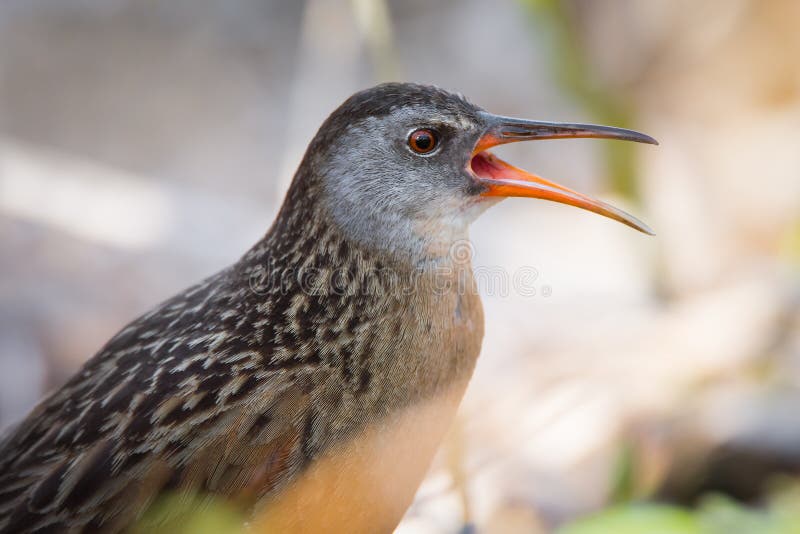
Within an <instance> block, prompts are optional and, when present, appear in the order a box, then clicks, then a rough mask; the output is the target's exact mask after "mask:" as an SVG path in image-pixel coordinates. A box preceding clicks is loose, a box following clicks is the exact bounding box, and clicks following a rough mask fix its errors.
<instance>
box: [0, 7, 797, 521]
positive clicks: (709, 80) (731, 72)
mask: <svg viewBox="0 0 800 534" xmlns="http://www.w3.org/2000/svg"><path fill="white" fill-rule="evenodd" d="M386 80H408V81H417V82H424V83H434V84H437V85H440V86H442V87H445V88H448V89H452V90H456V91H459V92H461V93H463V94H465V95H466V96H467V97H468V98H470V99H471V100H472V101H473V102H475V103H477V104H478V105H480V106H482V107H484V108H486V109H488V110H490V111H492V112H495V113H500V114H504V115H512V116H521V117H528V118H537V119H544V120H563V121H584V122H599V123H607V124H611V125H615V126H627V127H634V128H637V129H640V130H642V131H644V132H647V133H649V134H651V135H653V136H654V137H656V138H657V139H658V140H659V141H660V142H661V146H660V147H657V148H653V147H648V146H643V147H642V146H633V145H631V144H624V143H617V144H614V143H611V142H604V141H592V140H571V141H548V142H541V143H525V144H522V145H514V146H509V147H505V148H503V149H500V150H498V152H500V153H501V156H503V157H504V158H506V157H507V159H509V160H510V161H511V162H513V163H514V164H516V165H519V166H521V167H522V168H526V169H529V170H532V171H535V172H537V173H538V174H541V175H543V176H546V177H549V178H552V179H555V180H557V181H559V182H561V183H563V184H565V185H569V186H571V187H574V188H576V189H578V190H580V191H582V192H585V193H589V194H593V195H599V196H601V197H602V198H604V199H606V200H611V201H612V202H615V203H617V204H618V205H622V206H624V207H626V208H627V209H628V210H629V211H631V212H633V213H635V214H637V215H639V216H641V218H642V219H643V220H645V221H647V222H648V223H649V224H650V225H651V226H652V227H653V228H654V229H655V230H656V232H657V234H658V235H657V237H655V238H647V237H646V236H643V235H641V234H638V233H636V232H633V231H631V230H630V229H628V228H626V227H624V226H622V225H619V224H617V223H614V222H612V221H609V220H607V219H604V218H601V217H598V216H595V215H591V214H588V213H586V212H582V211H579V210H575V209H570V208H567V207H564V206H560V205H551V204H547V203H545V202H533V201H526V200H508V201H506V202H505V203H504V205H503V206H502V209H498V208H495V209H493V210H490V211H489V212H488V213H487V214H486V215H484V216H483V218H482V219H480V220H479V221H478V222H477V223H476V224H475V225H474V227H473V231H472V238H473V240H474V246H475V262H476V264H477V265H478V266H479V267H481V266H482V267H486V268H487V269H492V268H495V267H498V266H499V267H502V268H503V269H506V270H507V271H508V272H509V273H516V272H525V273H527V274H526V288H527V289H526V291H524V292H523V291H517V290H515V287H511V288H509V289H508V290H507V291H503V290H502V289H501V288H500V289H499V288H497V287H492V286H491V284H487V287H484V288H483V289H484V294H485V295H484V303H485V308H486V317H487V330H486V338H485V340H484V350H483V353H482V356H481V359H480V362H479V365H478V369H477V371H476V374H475V377H474V380H473V383H472V385H471V386H470V390H469V392H468V395H467V397H466V399H465V401H464V403H463V405H462V410H461V414H460V416H459V419H458V421H457V422H456V424H455V425H454V428H453V430H452V432H451V435H450V437H449V438H448V439H447V441H446V443H445V444H444V445H443V447H442V450H441V452H440V454H439V456H438V458H437V460H436V461H435V465H434V466H433V468H432V470H431V472H430V475H429V477H428V479H427V480H426V482H425V483H424V484H423V486H422V487H421V489H420V491H419V493H418V495H417V499H416V501H415V503H414V505H413V506H412V508H411V509H410V510H409V512H408V514H407V516H406V518H405V520H404V521H403V523H402V524H401V526H400V527H399V529H398V532H400V533H432V534H433V533H455V532H472V531H477V532H492V533H494V532H501V533H516V532H551V531H555V530H560V531H561V532H569V533H571V534H575V533H588V532H623V533H624V532H659V533H671V532H800V485H798V484H797V482H796V478H795V477H796V476H798V475H800V146H799V145H798V137H799V136H798V134H800V3H798V2H796V1H794V0H770V1H769V2H765V1H758V0H703V1H700V2H698V1H690V0H669V1H667V0H658V1H657V0H651V1H646V2H645V1H640V2H631V1H626V0H606V1H603V2H596V1H589V0H498V1H495V2H485V1H478V0H464V1H455V0H445V1H440V2H426V1H422V0H403V1H400V0H393V1H382V0H350V1H348V0H306V1H296V2H286V1H284V2H280V1H277V0H227V1H226V2H214V1H211V0H192V1H191V2H190V1H188V0H171V1H169V2H157V1H152V0H104V1H102V2H101V1H93V0H4V1H3V2H2V3H0V251H1V252H0V427H3V426H5V425H7V424H9V423H11V422H12V421H14V420H16V419H18V418H20V417H21V416H23V415H24V414H25V412H26V411H27V410H29V409H30V408H31V406H32V405H33V404H34V403H35V402H36V401H37V399H39V398H40V397H41V395H43V394H44V392H46V391H47V390H49V389H51V388H53V387H55V386H58V385H60V384H61V383H62V382H63V381H64V380H65V379H66V378H67V377H68V376H69V375H70V374H71V373H72V372H74V371H75V369H76V368H77V367H78V366H79V365H80V364H81V363H82V362H83V361H84V360H86V359H87V358H88V357H90V356H91V355H92V354H93V353H94V352H95V351H96V350H97V349H98V348H99V347H100V346H101V345H102V343H103V342H104V341H105V340H106V339H108V338H109V337H110V336H111V335H112V334H114V333H115V332H116V331H117V330H118V329H119V328H121V327H122V326H123V325H124V324H125V323H126V322H128V321H129V320H131V319H132V318H134V317H135V316H137V315H138V314H140V313H142V312H144V311H146V310H147V309H148V308H150V307H151V306H153V305H154V304H156V303H157V302H159V301H161V300H163V299H165V298H167V297H169V296H170V295H172V294H173V293H175V292H177V291H179V290H181V289H183V288H185V287H186V286H188V285H190V284H191V283H192V282H194V281H196V280H198V279H200V278H202V277H204V276H206V275H209V274H211V273H213V272H215V271H216V270H218V269H220V268H222V267H224V266H226V265H228V264H230V263H232V262H234V261H235V260H236V259H237V258H238V256H239V255H240V254H241V253H243V252H244V251H245V250H246V249H247V248H248V247H249V246H250V245H251V244H252V243H254V242H255V241H256V240H258V239H259V238H260V237H261V235H262V234H263V233H264V232H265V231H266V229H267V228H268V226H269V224H270V222H271V220H272V218H273V216H274V215H275V212H276V210H277V208H278V207H279V205H280V202H281V200H282V196H283V194H284V192H285V190H286V188H287V186H288V183H289V181H290V179H291V176H292V173H293V171H294V169H295V168H296V166H297V164H298V162H299V160H300V158H301V157H302V154H303V151H304V148H305V146H306V144H307V143H308V141H309V140H310V139H311V137H312V136H313V134H314V132H315V130H316V128H317V127H318V126H319V124H320V123H321V122H322V120H323V119H324V118H325V117H326V116H327V114H328V113H329V112H330V111H332V110H333V109H334V108H335V107H336V106H337V105H338V104H339V103H340V102H341V101H342V100H343V99H345V98H346V97H347V96H349V95H350V94H351V93H352V92H354V91H356V90H358V89H362V88H364V87H368V86H370V85H373V84H375V83H377V82H380V81H386Z"/></svg>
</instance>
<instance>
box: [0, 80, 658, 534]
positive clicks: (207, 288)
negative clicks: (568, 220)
mask: <svg viewBox="0 0 800 534" xmlns="http://www.w3.org/2000/svg"><path fill="white" fill-rule="evenodd" d="M417 134H422V135H424V137H425V138H426V139H427V144H426V147H424V148H423V147H421V146H415V145H414V142H413V140H414V139H416V137H415V136H416V135H417ZM568 137H573V138H574V137H601V138H611V139H621V140H628V141H638V142H644V143H655V140H654V139H652V138H651V137H649V136H646V135H644V134H641V133H638V132H633V131H630V130H623V129H619V128H612V127H607V126H596V125H585V124H559V123H546V122H540V121H529V120H524V119H514V118H509V117H501V116H497V115H491V114H489V113H487V112H485V111H483V110H481V109H480V108H478V107H476V106H474V105H472V104H470V103H469V102H467V101H466V100H465V99H464V98H463V97H461V96H459V95H455V94H452V93H448V92H446V91H442V90H440V89H437V88H433V87H426V86H419V85H414V84H397V83H393V84H384V85H380V86H377V87H374V88H372V89H368V90H365V91H362V92H360V93H356V94H355V95H353V96H352V97H350V98H349V99H348V100H347V101H345V103H344V104H342V106H340V107H339V108H338V109H337V110H336V111H334V113H333V114H331V116H330V117H329V118H328V119H327V120H326V121H325V123H323V125H322V126H321V128H320V130H319V132H317V135H316V136H315V137H314V139H313V140H312V142H311V144H310V145H309V148H308V151H307V152H306V155H305V157H304V158H303V161H302V163H301V165H300V168H299V169H298V171H297V174H296V175H295V178H294V181H293V182H292V185H291V187H290V188H289V191H288V193H287V196H286V199H285V201H284V204H283V206H282V207H281V210H280V212H279V213H278V216H277V218H276V220H275V223H274V224H273V226H272V228H271V229H270V230H269V232H268V233H267V235H266V236H265V237H264V238H263V239H262V240H261V241H260V242H259V243H257V244H256V245H255V246H254V247H253V248H252V249H251V250H250V251H249V252H248V253H247V254H245V255H244V257H242V259H241V260H240V261H238V262H237V263H236V264H234V265H233V266H231V267H229V268H228V269H225V270H224V271H222V272H220V273H218V274H216V275H214V276H212V277H210V278H208V279H207V280H205V281H203V282H201V283H200V284H198V285H196V286H194V287H191V288H189V289H188V290H186V291H184V292H183V293H181V294H179V295H177V296H175V297H173V298H172V299H170V300H168V301H166V302H165V303H163V304H162V305H160V306H159V307H157V308H156V309H155V310H153V311H152V312H150V313H148V314H146V315H144V316H143V317H141V318H139V319H137V320H135V321H134V322H133V323H131V324H130V325H128V326H127V327H126V328H124V329H123V330H122V331H121V332H120V333H119V334H117V335H116V336H115V337H114V338H113V339H111V340H110V341H109V342H108V343H107V344H106V345H105V347H103V348H102V349H101V350H100V352H98V353H97V354H96V355H95V356H94V357H93V358H91V359H90V360H89V361H88V362H87V363H86V365H84V367H83V368H82V369H81V371H80V372H79V373H78V374H77V375H75V376H74V377H73V378H72V379H71V380H70V381H69V382H68V383H67V384H66V385H65V386H63V387H62V388H61V389H59V390H57V391H56V392H55V393H53V394H51V395H50V396H49V397H48V398H46V399H45V400H44V401H43V402H42V403H41V404H40V405H39V406H37V407H36V408H35V409H34V410H33V412H32V413H31V414H30V415H29V416H28V417H27V418H26V419H25V420H24V421H22V422H21V423H20V424H19V425H18V426H17V427H16V428H14V429H12V430H11V431H10V432H9V433H8V434H7V435H6V436H5V437H4V438H2V440H0V533H11V532H21V533H33V532H119V531H123V530H126V529H128V528H130V527H131V526H132V525H135V524H136V522H137V521H139V520H140V517H141V516H142V514H143V512H144V511H145V510H146V509H147V508H148V506H149V505H150V503H152V502H153V501H154V499H156V498H157V497H158V496H159V495H162V494H164V493H166V492H177V493H178V494H179V495H184V496H187V497H186V498H189V497H188V496H199V504H197V505H198V506H199V505H201V504H202V501H203V499H206V498H210V497H215V496H216V497H220V498H225V499H227V500H228V501H229V502H231V503H233V504H236V505H238V506H240V507H241V508H242V510H244V511H245V512H246V513H251V516H250V517H252V518H253V519H252V525H254V527H253V528H256V529H258V530H263V531H265V532H276V531H277V532H325V533H328V532H346V533H348V534H350V533H362V532H363V533H373V532H389V531H391V530H392V529H393V528H394V527H395V526H396V524H397V522H398V521H399V520H400V518H401V516H402V514H403V512H404V510H405V508H406V507H407V506H408V504H409V503H410V501H411V498H412V496H413V494H414V491H415V490H416V488H417V486H418V485H419V483H420V481H421V479H422V477H423V476H424V473H425V469H426V468H427V466H428V464H429V462H430V459H431V458H432V456H433V454H434V452H435V450H436V447H437V445H438V443H439V441H440V440H441V438H442V436H443V435H444V432H445V429H446V427H447V424H448V423H449V421H450V420H451V419H452V418H453V416H454V414H455V410H456V408H457V406H458V403H459V401H460V400H461V397H462V395H463V393H464V390H465V388H466V385H467V383H468V381H469V378H470V376H471V375H472V371H473V369H474V366H475V361H476V358H477V357H478V353H479V351H480V345H481V340H482V338H483V312H482V309H481V304H480V300H479V298H478V295H477V292H476V288H475V282H474V280H473V277H472V270H471V265H470V254H469V253H465V252H468V247H467V246H465V242H466V239H467V230H468V226H469V223H470V222H471V221H472V220H474V219H475V218H476V217H477V216H478V215H479V214H480V213H481V212H482V211H483V210H485V209H486V208H487V207H489V206H491V205H492V204H494V203H496V202H497V201H498V200H499V199H501V198H503V197H507V196H524V197H531V198H542V199H547V200H552V201H556V202H562V203H566V204H570V205H573V206H578V207H581V208H584V209H587V210H590V211H594V212H596V213H599V214H601V215H605V216H607V217H610V218H612V219H615V220H617V221H620V222H622V223H624V224H627V225H628V226H631V227H633V228H636V229H638V230H641V231H643V232H645V233H652V231H651V230H649V228H648V227H647V226H646V225H644V223H642V222H641V221H638V220H637V219H636V218H634V217H632V216H631V215H628V214H626V213H624V212H622V211H620V210H618V209H616V208H613V207H612V206H609V205H607V204H605V203H603V202H600V201H596V200H594V199H591V198H588V197H586V196H584V195H581V194H579V193H577V192H575V191H571V190H569V189H567V188H565V187H563V186H560V185H558V184H555V183H552V182H548V181H546V180H543V179H542V178H539V177H537V176H535V175H532V174H530V173H526V172H525V171H522V170H521V169H517V168H515V167H513V166H511V165H509V164H507V163H505V162H503V161H502V160H500V159H499V158H497V157H496V156H494V155H493V154H490V153H487V152H486V150H487V149H488V148H491V147H493V146H496V145H499V144H503V143H510V142H517V141H523V140H531V139H552V138H568ZM193 502H195V503H197V501H195V500H193ZM162 519H163V518H162ZM149 520H152V521H154V522H157V521H158V519H157V518H156V519H153V518H150V519H149ZM143 528H145V529H146V528H147V526H144V527H143Z"/></svg>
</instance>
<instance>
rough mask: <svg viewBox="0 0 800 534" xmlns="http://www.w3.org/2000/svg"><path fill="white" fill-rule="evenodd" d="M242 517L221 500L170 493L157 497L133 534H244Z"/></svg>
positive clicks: (231, 506) (238, 511)
mask: <svg viewBox="0 0 800 534" xmlns="http://www.w3.org/2000/svg"><path fill="white" fill-rule="evenodd" d="M244 524H245V518H244V516H243V514H242V513H241V511H240V510H239V509H238V508H236V507H235V506H234V505H232V504H230V503H228V502H227V501H225V500H222V499H213V498H210V497H206V498H203V497H200V496H193V495H188V494H181V493H172V494H168V495H165V496H163V497H161V498H159V499H158V500H157V501H156V502H155V503H154V504H153V505H152V506H151V507H150V508H149V510H148V511H147V512H146V513H145V514H144V516H143V517H142V519H141V520H140V521H139V522H138V523H137V525H136V526H135V527H134V528H133V531H132V532H133V533H134V534H243V533H244V532H246V530H245V527H244Z"/></svg>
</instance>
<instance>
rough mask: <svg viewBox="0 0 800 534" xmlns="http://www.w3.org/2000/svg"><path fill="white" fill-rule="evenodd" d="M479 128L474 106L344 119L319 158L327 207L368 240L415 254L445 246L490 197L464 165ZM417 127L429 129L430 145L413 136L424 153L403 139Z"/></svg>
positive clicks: (352, 233)
mask: <svg viewBox="0 0 800 534" xmlns="http://www.w3.org/2000/svg"><path fill="white" fill-rule="evenodd" d="M482 129H483V124H482V122H481V119H480V117H479V115H478V113H477V110H476V112H470V113H464V110H457V111H456V110H443V109H441V108H437V107H436V106H431V105H425V104H416V105H411V106H405V107H399V108H395V109H394V110H392V111H391V112H390V113H388V114H384V115H380V116H368V117H365V118H362V119H360V120H357V121H355V122H351V123H348V124H347V125H346V126H343V127H342V128H341V129H340V131H339V134H338V135H337V136H335V137H333V138H332V139H331V141H332V143H330V144H329V146H328V147H327V148H328V150H326V153H325V154H324V156H323V157H322V160H321V161H320V162H319V168H320V170H321V171H322V172H321V175H322V178H323V181H324V183H323V185H324V190H325V194H326V198H325V203H326V206H327V208H328V210H329V212H330V213H331V214H332V215H333V217H334V219H335V220H336V222H337V223H338V224H339V225H340V226H341V227H342V229H343V230H344V231H345V232H347V233H349V237H351V238H352V239H355V240H358V241H361V242H363V243H365V244H367V245H370V246H376V247H383V248H387V249H392V250H395V251H397V250H399V251H402V252H406V253H410V254H412V255H414V256H430V257H436V256H439V255H442V254H443V253H446V251H447V248H448V246H449V244H451V243H452V242H453V241H455V240H457V239H462V238H465V237H466V231H467V225H468V224H469V223H470V222H471V221H472V220H473V219H474V218H475V217H476V216H477V215H478V214H479V213H480V212H481V211H483V209H485V207H486V206H487V205H488V203H487V201H485V200H481V198H480V196H479V195H478V194H477V193H478V190H477V187H478V186H477V184H476V182H475V180H474V175H473V174H472V173H471V171H470V170H469V161H470V157H471V155H472V149H473V147H474V146H475V143H476V142H477V140H478V137H479V136H480V134H481V131H482ZM419 130H423V131H425V134H424V135H427V132H430V133H432V134H433V136H434V141H435V145H434V147H433V148H432V149H429V145H427V144H426V142H430V141H431V139H429V138H425V137H424V135H423V138H421V139H419V141H421V143H418V145H417V148H418V149H419V148H423V149H424V150H423V152H424V153H420V152H418V151H415V150H414V148H412V145H413V143H410V142H409V138H410V136H412V135H413V134H414V132H417V131H419ZM420 145H421V146H420ZM427 150H429V151H427ZM418 259H422V258H418Z"/></svg>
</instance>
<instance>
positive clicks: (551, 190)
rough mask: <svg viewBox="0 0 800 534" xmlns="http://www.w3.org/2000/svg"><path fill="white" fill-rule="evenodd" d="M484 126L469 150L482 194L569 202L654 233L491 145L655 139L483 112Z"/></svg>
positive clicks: (605, 128)
mask: <svg viewBox="0 0 800 534" xmlns="http://www.w3.org/2000/svg"><path fill="white" fill-rule="evenodd" d="M483 115H484V119H485V120H486V121H487V127H486V130H485V131H484V133H483V135H482V136H481V137H480V139H479V140H478V142H477V143H476V145H475V149H474V150H473V152H472V160H471V167H472V172H473V173H474V174H475V176H476V177H477V179H478V182H479V183H480V184H481V185H482V186H483V187H484V191H483V192H482V193H481V195H482V196H485V197H528V198H541V199H545V200H552V201H553V202H560V203H562V204H569V205H570V206H575V207H578V208H582V209H585V210H588V211H592V212H594V213H598V214H600V215H604V216H606V217H609V218H611V219H614V220H616V221H619V222H621V223H622V224H626V225H628V226H630V227H631V228H635V229H636V230H639V231H640V232H644V233H645V234H649V235H655V234H654V233H653V231H652V230H651V229H650V227H648V226H647V225H646V224H645V223H643V222H642V221H640V220H639V219H637V218H636V217H634V216H633V215H630V214H628V213H625V212H624V211H622V210H620V209H617V208H615V207H614V206H611V205H609V204H606V203H605V202H601V201H599V200H595V199H593V198H590V197H587V196H586V195H582V194H581V193H578V192H576V191H573V190H572V189H569V188H566V187H564V186H562V185H558V184H556V183H553V182H550V181H548V180H545V179H544V178H541V177H539V176H536V175H535V174H531V173H529V172H527V171H523V170H522V169H518V168H517V167H514V166H513V165H509V164H508V163H506V162H505V161H503V160H501V159H500V158H498V157H497V156H495V155H494V154H492V153H490V152H487V150H488V149H489V148H491V147H494V146H497V145H503V144H506V143H515V142H517V141H531V140H536V139H567V138H587V137H590V138H599V139H620V140H623V141H636V142H637V143H649V144H651V145H657V144H658V142H657V141H656V140H655V139H653V138H652V137H650V136H649V135H645V134H643V133H639V132H635V131H633V130H626V129H623V128H612V127H610V126H596V125H592V124H565V123H557V122H539V121H529V120H524V119H512V118H509V117H501V116H498V115H492V114H489V113H484V114H483Z"/></svg>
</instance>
